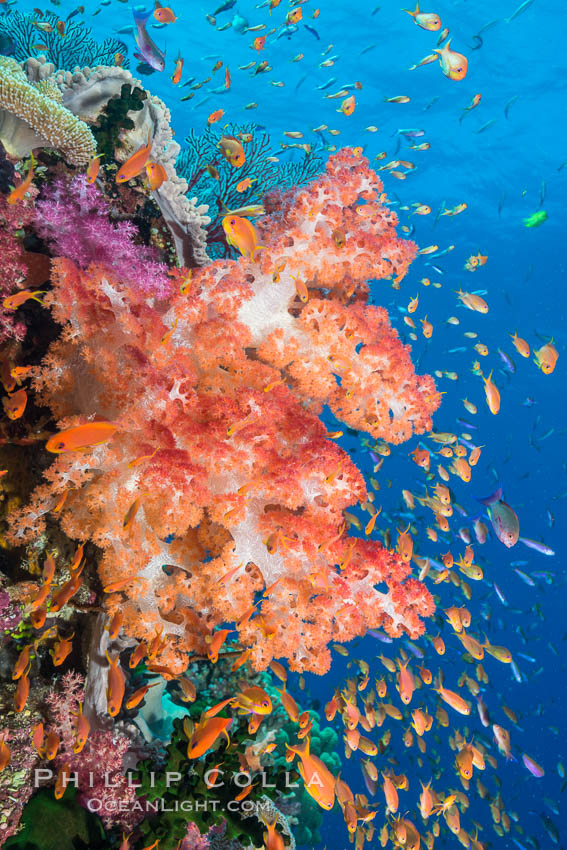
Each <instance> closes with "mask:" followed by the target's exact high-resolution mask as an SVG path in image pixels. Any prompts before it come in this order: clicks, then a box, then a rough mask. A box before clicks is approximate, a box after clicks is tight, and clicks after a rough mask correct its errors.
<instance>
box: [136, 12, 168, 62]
mask: <svg viewBox="0 0 567 850" xmlns="http://www.w3.org/2000/svg"><path fill="white" fill-rule="evenodd" d="M132 14H133V15H134V23H135V25H136V33H135V35H134V38H135V39H136V44H137V45H138V50H139V53H134V56H135V58H136V59H139V60H140V61H141V62H145V63H146V64H147V65H149V66H150V68H154V70H156V71H163V69H164V68H165V53H164V52H163V51H161V50H160V49H159V47H158V46H157V44H156V43H155V42H154V41H152V39H151V38H150V36H149V34H148V32H147V30H146V22H147V20H148V18H149V17H150V16H151V14H152V12H151V10H150V11H149V12H138V11H136V9H132Z"/></svg>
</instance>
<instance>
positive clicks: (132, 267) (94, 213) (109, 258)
mask: <svg viewBox="0 0 567 850" xmlns="http://www.w3.org/2000/svg"><path fill="white" fill-rule="evenodd" d="M42 197H43V199H42V200H41V201H38V203H37V214H36V221H35V226H36V230H37V231H38V233H39V234H40V236H42V237H43V238H44V239H46V240H47V241H48V242H49V243H50V244H51V246H52V248H53V250H54V252H55V253H56V254H57V255H58V256H63V257H67V258H68V259H70V260H73V262H74V263H76V264H77V265H78V266H80V268H82V269H87V268H88V267H89V265H91V263H96V264H98V265H100V266H103V267H105V268H106V269H108V271H109V272H110V271H112V273H113V274H114V275H116V276H117V277H118V278H121V279H123V280H124V281H127V282H128V283H129V284H131V285H132V286H134V287H136V288H137V289H140V290H141V291H142V292H145V293H148V294H150V295H156V296H157V297H159V298H165V297H167V296H168V295H169V294H170V292H171V279H170V278H169V277H168V274H167V271H168V270H167V266H165V265H164V264H163V263H158V262H157V261H156V260H155V257H154V252H152V251H151V250H150V249H149V248H147V247H145V246H144V245H141V244H139V243H136V241H135V239H136V238H137V237H138V232H137V230H136V228H135V226H134V225H133V224H132V223H131V222H130V221H119V222H116V223H114V222H112V221H111V220H110V218H109V215H110V210H109V208H108V205H107V203H106V201H105V199H104V197H103V195H102V194H101V192H100V190H99V189H98V187H97V186H96V185H94V184H92V185H90V184H89V183H87V180H86V178H85V176H84V175H78V176H76V177H74V178H73V180H72V181H71V182H70V183H66V182H65V181H64V180H63V179H61V178H59V179H58V180H55V181H54V183H53V184H52V185H51V186H50V187H49V188H48V189H47V190H45V191H44V192H43V196H42Z"/></svg>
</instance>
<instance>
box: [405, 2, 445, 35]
mask: <svg viewBox="0 0 567 850" xmlns="http://www.w3.org/2000/svg"><path fill="white" fill-rule="evenodd" d="M402 11H403V12H407V13H408V15H411V16H412V18H413V19H414V21H415V23H416V24H417V25H418V27H421V29H422V30H429V31H430V32H435V31H436V30H439V29H441V18H440V17H439V15H436V14H435V13H434V12H420V11H419V2H416V4H415V12H412V11H410V10H409V9H402Z"/></svg>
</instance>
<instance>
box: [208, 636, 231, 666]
mask: <svg viewBox="0 0 567 850" xmlns="http://www.w3.org/2000/svg"><path fill="white" fill-rule="evenodd" d="M232 631H233V629H219V630H218V632H215V633H214V634H213V635H211V640H210V644H209V651H208V653H207V654H208V656H209V660H210V661H212V663H213V664H216V662H217V661H218V658H219V651H220V648H221V646H222V645H223V643H224V642H225V640H226V639H227V637H228V635H229V634H230V633H231V632H232Z"/></svg>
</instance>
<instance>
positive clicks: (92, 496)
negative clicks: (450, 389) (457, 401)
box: [12, 149, 440, 674]
mask: <svg viewBox="0 0 567 850" xmlns="http://www.w3.org/2000/svg"><path fill="white" fill-rule="evenodd" d="M381 190H382V186H381V183H380V181H379V179H378V177H377V176H376V174H375V173H374V172H372V171H371V170H370V169H369V168H368V165H367V162H366V161H365V160H363V159H361V158H360V157H357V156H356V155H354V154H353V152H352V151H349V150H348V149H346V150H344V151H342V152H340V153H339V154H337V155H336V156H334V157H331V159H330V160H329V162H328V164H327V171H326V173H325V174H323V175H322V176H321V177H320V178H318V179H317V180H315V181H313V182H312V183H311V184H309V185H308V186H307V187H306V188H304V189H303V190H301V191H300V192H299V193H297V195H296V196H293V195H292V193H288V194H286V195H284V196H283V197H282V196H280V195H277V194H273V196H272V198H271V199H270V205H271V209H272V210H273V212H272V214H271V215H269V216H266V217H264V218H263V219H261V220H260V222H259V225H258V227H259V230H260V233H261V240H262V243H263V245H264V246H265V248H264V250H262V251H261V252H259V253H258V260H257V261H256V262H253V261H252V260H251V259H250V258H245V257H242V258H240V259H239V260H238V261H237V262H235V261H230V260H218V261H216V262H215V263H212V264H211V265H209V266H208V267H206V268H204V269H201V270H198V271H196V272H194V273H193V277H192V279H189V277H188V276H187V275H186V276H185V277H183V273H182V272H181V273H180V274H179V275H178V282H181V284H182V285H181V287H180V292H179V293H178V294H176V295H174V296H173V297H172V298H171V300H170V302H169V305H167V306H165V305H163V304H162V305H161V306H160V305H159V304H157V303H156V302H155V301H154V300H153V299H152V298H148V297H147V296H145V295H143V294H142V293H141V292H140V291H139V289H138V288H136V287H134V286H131V285H129V284H128V282H126V281H124V280H121V279H119V278H118V277H117V276H116V275H115V274H114V273H113V271H112V269H108V268H105V267H103V266H91V267H90V268H89V269H88V271H82V270H81V269H79V268H78V267H77V266H75V265H74V264H73V263H72V262H71V261H69V260H68V259H64V258H61V259H57V260H55V261H54V262H53V268H54V273H53V283H54V291H53V293H52V294H51V295H50V296H49V301H48V303H49V305H50V307H51V309H52V312H53V315H54V318H55V319H56V320H57V321H58V322H59V323H60V324H62V325H63V326H64V330H63V333H62V335H61V338H60V339H59V340H57V341H56V342H55V343H54V344H53V345H52V346H51V348H50V351H49V353H48V355H47V357H46V359H45V362H44V365H43V367H42V368H41V370H38V374H37V375H36V377H35V378H34V388H35V390H36V393H37V397H38V400H39V401H40V403H42V404H44V405H47V406H48V407H50V409H51V410H52V411H53V414H54V416H55V417H56V418H57V419H58V420H59V425H60V427H61V428H65V427H70V426H74V425H78V424H80V423H84V422H87V421H89V420H92V419H93V418H95V417H96V418H98V419H105V420H108V421H111V422H113V423H114V424H115V425H116V427H117V430H116V433H115V434H114V435H113V437H112V439H111V440H109V441H107V442H104V443H103V444H102V445H98V446H96V447H93V448H92V450H91V451H88V452H80V453H75V452H68V453H65V452H64V453H62V454H60V455H59V456H58V457H57V459H56V460H55V462H54V463H53V465H52V466H51V467H50V468H49V469H48V470H47V473H46V478H47V482H46V483H45V484H44V485H41V486H40V487H39V488H38V489H37V491H36V493H35V495H34V496H33V498H32V501H31V504H30V506H29V507H28V508H26V509H24V510H22V511H19V512H16V513H15V514H14V516H13V517H12V528H13V533H12V540H13V542H14V543H19V542H23V541H25V540H27V539H30V538H32V537H33V536H35V535H37V534H38V533H39V532H41V531H42V530H43V528H44V526H45V518H46V514H47V513H48V512H49V511H50V510H51V509H52V508H53V507H54V505H55V504H56V502H57V501H58V500H59V499H60V498H61V496H62V495H63V493H64V492H65V491H67V499H66V502H65V504H64V506H63V509H62V511H61V522H62V526H63V529H64V531H65V532H66V533H67V534H68V535H69V536H70V537H72V538H77V539H80V540H87V539H90V540H92V541H93V542H94V543H96V544H97V545H98V546H100V548H101V549H102V550H103V556H102V559H101V562H100V565H99V574H100V578H101V581H102V584H103V586H105V585H109V584H111V583H113V582H116V581H120V582H121V587H120V589H119V590H118V591H116V592H114V593H110V594H108V595H107V596H106V600H107V601H106V607H107V609H108V611H109V612H110V613H112V612H114V611H117V610H118V609H120V611H121V612H122V614H123V617H124V630H125V633H126V634H127V635H129V636H130V637H134V638H136V639H138V640H148V641H149V640H151V639H152V638H153V637H155V635H156V633H157V632H162V633H163V638H164V639H165V646H164V649H163V650H162V651H161V654H159V655H158V657H157V660H156V663H157V664H158V665H160V666H161V668H162V669H166V670H168V671H169V672H170V674H174V673H178V672H180V671H181V670H182V669H184V668H185V667H186V666H187V663H188V655H187V653H188V652H191V651H195V652H197V653H200V654H205V653H206V651H207V643H206V641H205V638H206V637H207V636H208V635H210V634H211V633H213V631H214V628H215V627H216V626H220V625H221V624H224V623H231V622H234V623H236V624H237V626H236V628H237V631H238V641H239V643H240V645H241V646H242V647H248V648H249V649H250V660H251V663H252V665H253V666H254V667H255V668H256V669H264V668H265V667H266V666H267V664H268V663H269V661H270V660H271V659H272V658H274V657H286V658H289V660H290V666H291V668H292V669H294V670H302V669H305V670H312V671H314V672H317V673H324V672H325V671H326V670H327V669H328V668H329V664H330V654H329V650H328V648H327V645H328V643H329V642H330V641H331V640H339V641H348V640H350V639H352V638H353V637H355V636H357V635H361V634H364V633H365V631H366V630H367V629H368V628H378V627H380V626H381V627H383V628H385V629H386V631H387V632H388V633H389V634H391V635H392V636H399V635H400V634H401V633H403V632H404V631H406V632H407V633H409V634H410V635H412V636H417V635H419V634H420V633H422V631H423V623H422V622H421V619H420V618H421V617H423V616H428V615H429V614H431V613H432V611H433V601H432V599H431V596H430V595H429V593H428V591H427V590H426V589H425V587H424V586H423V585H422V584H421V583H420V582H418V581H416V580H415V579H412V578H408V575H409V573H410V571H411V569H410V566H409V565H408V564H407V563H405V562H404V561H403V560H402V559H401V558H400V556H399V555H397V554H394V553H392V552H389V551H387V550H385V549H384V548H383V547H382V546H381V545H380V544H379V543H378V542H377V541H374V540H361V539H354V538H353V539H349V538H348V537H346V536H344V534H343V532H344V524H343V516H342V513H343V510H344V509H345V508H347V507H348V506H349V505H352V504H353V503H356V502H357V501H359V500H365V499H366V490H365V486H364V482H363V478H362V476H361V474H360V473H359V471H358V470H357V469H356V467H355V466H354V465H353V464H352V462H351V460H350V458H349V456H348V455H347V454H346V452H344V451H342V450H341V449H340V448H339V447H338V446H336V445H335V444H334V443H333V442H331V441H330V440H329V439H328V438H327V434H326V430H325V428H324V426H323V424H322V423H321V421H320V419H319V418H318V414H319V413H320V412H321V410H322V407H323V405H324V404H328V405H329V407H330V409H331V410H332V412H333V413H334V414H335V415H336V416H337V417H338V418H339V419H341V420H342V421H343V422H345V423H347V424H348V425H349V426H351V427H353V428H358V429H360V430H363V431H366V432H368V433H370V434H371V435H372V436H374V437H382V438H384V439H387V440H389V441H391V442H400V441H402V440H405V439H407V438H408V437H409V436H410V435H411V434H412V433H421V432H423V431H425V430H428V429H429V428H430V427H431V418H430V416H431V414H432V413H433V411H434V410H435V409H436V407H437V406H438V404H439V400H440V396H439V394H438V393H437V392H436V391H435V386H434V384H433V381H432V379H431V378H430V377H429V376H425V377H417V376H416V375H415V373H414V371H413V367H412V364H411V360H410V356H409V351H408V349H407V348H405V347H404V346H403V345H402V344H401V343H400V341H399V339H398V337H397V334H396V333H395V331H393V330H392V328H391V327H390V325H389V322H388V318H387V314H386V312H385V311H384V310H382V309H381V308H378V307H372V306H369V305H367V304H365V300H366V297H367V292H368V288H367V285H366V281H367V280H368V279H369V278H371V277H378V278H380V277H382V278H386V277H390V278H391V277H395V278H397V279H400V278H401V277H402V276H403V275H404V274H405V272H406V271H407V268H408V266H409V263H410V262H411V260H412V258H413V257H414V256H415V251H416V248H415V246H414V245H413V243H410V242H405V241H403V240H401V239H399V238H398V237H397V236H396V232H395V225H396V221H397V220H396V217H395V215H394V214H393V213H392V212H391V211H390V210H389V209H388V208H387V207H386V206H384V205H383V203H382V201H383V200H384V197H383V196H381V195H380V192H381ZM339 233H340V234H341V238H340V239H338V238H337V234H339ZM276 271H277V275H276ZM298 281H299V283H298ZM301 284H303V286H302V285H301ZM132 511H133V514H132ZM130 515H132V516H133V519H132V521H131V522H126V521H125V518H126V517H127V516H130ZM236 568H239V569H236ZM232 570H234V571H235V572H234V575H233V576H230V577H229V573H230V571H232ZM262 590H264V597H263V598H262V599H260V600H258V598H257V594H258V593H259V592H261V591H262ZM255 603H256V604H255ZM252 606H254V607H252Z"/></svg>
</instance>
